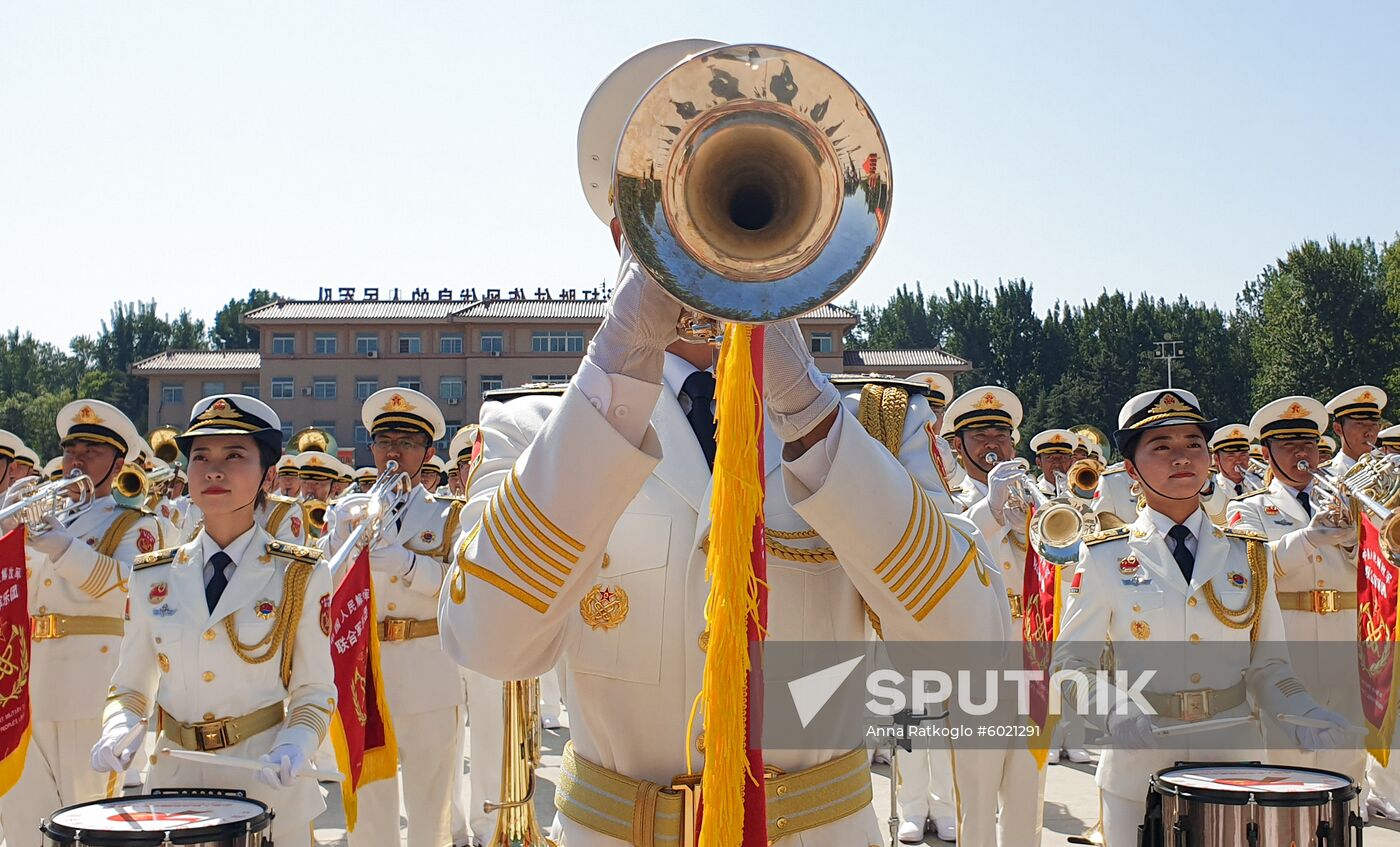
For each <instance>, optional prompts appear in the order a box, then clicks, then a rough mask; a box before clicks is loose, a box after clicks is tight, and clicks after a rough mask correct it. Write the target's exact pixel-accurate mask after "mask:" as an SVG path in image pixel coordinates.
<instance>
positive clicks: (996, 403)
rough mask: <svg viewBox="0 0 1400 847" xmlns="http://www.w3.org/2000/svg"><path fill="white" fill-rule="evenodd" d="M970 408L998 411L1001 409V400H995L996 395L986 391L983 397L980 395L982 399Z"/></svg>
mask: <svg viewBox="0 0 1400 847" xmlns="http://www.w3.org/2000/svg"><path fill="white" fill-rule="evenodd" d="M972 408H974V409H1000V408H1002V402H1001V400H999V399H997V395H996V394H995V393H994V392H991V391H988V392H987V393H986V394H983V395H982V398H981V399H980V400H978V401H977V403H976V404H975V405H973V407H972Z"/></svg>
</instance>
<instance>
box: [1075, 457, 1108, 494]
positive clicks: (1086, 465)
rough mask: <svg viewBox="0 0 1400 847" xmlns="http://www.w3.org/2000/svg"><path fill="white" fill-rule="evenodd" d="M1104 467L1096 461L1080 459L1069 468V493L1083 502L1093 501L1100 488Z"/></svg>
mask: <svg viewBox="0 0 1400 847" xmlns="http://www.w3.org/2000/svg"><path fill="white" fill-rule="evenodd" d="M1101 476H1103V466H1102V465H1100V464H1099V463H1098V461H1097V460H1096V459H1080V460H1079V461H1077V462H1075V463H1074V464H1072V465H1070V466H1069V478H1068V485H1069V491H1070V493H1071V494H1073V495H1074V496H1075V497H1078V498H1079V499H1081V500H1092V499H1093V497H1094V492H1095V491H1097V490H1098V488H1099V477H1101Z"/></svg>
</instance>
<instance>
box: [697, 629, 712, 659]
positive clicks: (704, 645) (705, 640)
mask: <svg viewBox="0 0 1400 847" xmlns="http://www.w3.org/2000/svg"><path fill="white" fill-rule="evenodd" d="M697 640H698V641H699V642H700V652H701V653H703V652H705V651H706V650H708V649H710V631H709V630H708V629H707V630H705V631H704V632H702V633H700V638H699V639H697Z"/></svg>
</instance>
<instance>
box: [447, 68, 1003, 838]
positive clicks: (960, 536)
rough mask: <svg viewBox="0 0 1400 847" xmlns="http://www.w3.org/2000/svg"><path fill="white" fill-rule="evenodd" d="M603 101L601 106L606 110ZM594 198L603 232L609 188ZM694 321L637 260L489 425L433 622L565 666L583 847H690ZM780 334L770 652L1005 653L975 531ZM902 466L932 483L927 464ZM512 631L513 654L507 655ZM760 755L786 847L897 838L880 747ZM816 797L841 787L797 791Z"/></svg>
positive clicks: (700, 542) (696, 445)
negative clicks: (580, 329)
mask: <svg viewBox="0 0 1400 847" xmlns="http://www.w3.org/2000/svg"><path fill="white" fill-rule="evenodd" d="M671 47H674V45H671ZM660 52H661V53H667V51H665V50H664V49H663V50H661V51H660ZM685 52H688V50H682V51H681V53H682V55H683V54H684V53H685ZM672 53H674V50H672V51H671V53H667V54H666V55H664V56H661V57H660V58H661V60H659V61H657V62H656V63H655V64H657V65H659V67H656V68H655V69H654V71H653V69H651V68H647V69H645V71H644V72H638V73H637V74H636V77H637V85H638V87H640V89H642V90H645V88H646V87H647V86H649V85H650V83H651V81H652V80H654V79H655V78H656V76H657V74H659V73H660V72H661V71H663V70H665V69H666V68H668V67H670V66H671V65H672V64H674V61H675V60H676V59H677V58H679V56H676V55H672ZM647 55H650V56H653V57H656V56H658V51H657V50H653V51H648V54H644V56H647ZM623 67H624V69H627V68H629V67H630V68H636V67H637V66H636V65H635V64H633V63H629V64H628V65H624V66H623ZM621 72H622V71H621V70H620V71H619V72H615V73H614V76H613V77H611V78H610V81H609V83H611V82H612V80H614V79H618V78H619V76H618V74H619V73H621ZM609 83H605V84H604V86H603V88H600V90H599V93H598V94H595V97H594V101H593V102H594V103H595V104H599V103H602V101H603V100H605V99H609V98H605V97H604V94H605V93H608V91H609V90H610V84H609ZM639 94H640V92H637V93H636V94H634V93H632V92H630V91H629V92H626V93H625V94H623V95H618V96H616V97H615V98H613V99H615V100H616V105H622V104H625V106H623V107H622V108H620V109H618V110H617V111H618V112H620V114H619V115H618V116H617V117H616V118H615V119H612V120H604V121H602V122H601V123H602V125H603V126H605V127H607V131H606V132H604V133H602V134H601V137H600V138H599V139H598V145H597V149H596V150H589V149H586V147H587V141H588V139H589V138H590V133H589V132H588V124H589V123H590V122H591V120H592V119H591V117H590V114H589V113H586V114H585V126H584V128H582V129H581V131H580V138H581V139H583V140H584V143H585V150H584V151H583V153H582V154H581V157H580V158H581V160H583V161H584V162H589V161H592V160H593V159H601V158H602V157H603V156H609V157H610V151H612V150H613V149H614V148H615V146H616V141H617V137H618V135H619V132H620V129H621V126H622V123H623V122H624V121H625V116H626V115H627V114H628V113H630V111H631V108H632V106H633V104H634V103H635V102H636V100H637V97H638V96H639ZM600 98H601V99H600ZM590 112H591V108H590ZM599 151H603V152H601V153H600V152H599ZM593 182H598V181H596V180H595V181H593ZM602 182H606V179H604V180H602ZM588 184H589V181H588V180H586V181H585V187H586V188H587V187H588ZM590 197H592V198H594V199H596V200H597V202H596V203H595V204H594V209H595V212H597V213H598V214H599V216H600V218H601V219H602V220H603V221H604V222H605V223H610V222H612V221H613V211H612V204H611V201H610V199H608V198H607V196H606V191H605V190H603V191H596V192H593V191H590ZM681 315H682V308H681V307H680V305H679V304H677V303H676V302H675V301H674V300H672V299H670V297H669V296H668V295H666V294H665V292H664V291H663V290H662V289H661V287H660V286H659V285H657V284H656V283H655V282H654V281H652V280H651V279H650V278H649V277H648V275H647V274H646V273H645V272H644V271H643V270H642V269H641V267H640V265H638V264H637V263H635V262H633V261H632V260H631V256H630V253H629V252H628V251H624V258H623V265H622V268H621V271H620V274H619V285H618V287H617V289H616V291H615V293H614V295H613V297H612V299H611V301H610V302H609V304H608V310H607V314H606V317H605V318H604V321H603V325H602V326H601V327H600V328H599V330H598V332H597V333H596V335H595V336H594V337H593V338H592V339H591V341H590V344H589V347H588V352H587V354H586V355H585V357H584V360H583V362H582V363H581V364H580V366H579V369H578V372H577V373H576V374H575V376H574V378H573V380H572V381H571V383H570V384H569V386H568V388H567V389H566V390H565V391H564V393H563V395H562V396H552V395H547V394H536V395H529V396H525V397H521V398H519V399H515V400H511V401H510V402H509V403H503V404H493V403H487V404H485V405H484V406H483V409H482V412H481V431H482V434H483V438H484V444H485V458H484V459H483V460H482V462H481V465H480V467H479V469H478V470H477V473H476V477H475V479H474V480H473V482H472V485H471V489H470V492H469V497H470V500H469V506H468V511H469V515H468V516H467V517H465V518H464V520H463V523H464V526H466V527H469V531H468V532H467V534H466V535H465V536H464V537H463V539H462V540H461V541H460V543H459V544H458V546H457V551H458V558H457V562H456V569H455V571H454V573H453V574H452V575H451V576H450V578H449V585H450V588H451V590H450V591H444V592H443V593H444V597H443V599H442V601H441V603H440V607H439V615H440V619H441V621H442V624H443V627H444V630H443V641H444V643H445V644H446V645H447V647H448V649H449V651H450V652H451V653H452V655H453V656H454V657H455V658H457V659H458V661H460V662H462V663H463V664H466V665H468V666H470V667H473V668H475V669H476V670H478V671H481V672H483V673H486V674H487V675H488V676H492V677H504V678H522V677H531V676H535V675H538V674H541V673H543V672H545V671H547V670H549V669H550V668H552V667H554V666H555V665H556V664H557V662H558V660H559V658H560V657H561V656H562V657H567V662H566V674H567V680H568V681H567V686H566V688H567V690H568V693H569V698H570V699H569V706H570V716H571V718H572V725H571V730H572V744H571V745H570V746H569V747H568V748H566V753H565V764H564V768H565V771H566V772H567V773H569V774H571V778H570V779H567V780H563V781H561V784H560V786H559V789H560V790H559V792H558V793H557V794H556V805H557V806H558V808H559V809H560V811H561V815H562V821H561V823H562V827H563V834H564V837H565V839H566V841H565V843H567V844H569V845H570V847H591V846H592V845H598V846H599V847H618V846H619V845H624V844H644V845H660V844H667V843H676V844H678V843H681V833H680V825H681V820H680V817H681V816H680V815H679V814H672V811H673V810H674V808H675V801H674V798H675V796H676V795H674V794H670V793H669V792H668V793H667V794H666V796H665V797H661V798H660V799H658V798H659V795H657V794H656V793H654V791H652V790H650V789H649V787H648V786H668V785H671V784H673V782H674V781H675V780H676V778H677V777H679V776H681V775H683V774H685V773H686V771H687V759H688V758H689V759H690V761H691V762H692V763H693V766H694V767H695V768H696V769H698V768H700V767H702V766H703V761H704V747H705V742H704V736H703V733H704V732H705V729H706V723H705V718H706V717H708V716H703V715H700V716H697V717H696V720H695V721H694V723H693V724H692V723H691V722H690V716H691V706H692V704H693V703H694V701H695V698H696V696H697V694H698V693H699V687H700V681H701V677H702V669H703V667H704V656H705V650H706V649H707V648H708V645H709V634H708V632H707V631H706V627H705V615H704V610H705V606H706V604H707V600H708V598H709V585H708V583H707V582H706V580H705V578H704V573H705V560H706V550H707V548H708V545H709V529H710V525H709V524H710V522H709V507H708V505H707V503H708V500H709V491H710V487H711V481H712V470H711V463H712V462H713V460H714V456H715V450H716V445H715V440H714V433H715V424H714V417H713V416H714V412H713V405H712V399H713V397H714V395H715V380H714V377H713V376H712V375H711V374H710V372H709V368H710V367H711V365H712V361H713V359H712V352H711V350H710V349H709V348H708V347H705V346H703V345H695V344H687V343H684V342H680V341H679V340H678V339H677V336H676V326H677V323H678V321H679V319H680V318H681ZM765 337H766V344H765V348H764V355H763V368H764V371H763V375H762V376H763V382H764V385H765V386H767V394H766V397H765V401H766V407H767V408H766V411H767V419H768V421H769V423H770V426H769V427H768V430H767V432H768V441H767V443H766V445H765V449H764V456H765V461H766V466H765V468H764V472H765V475H766V480H767V494H766V497H765V500H764V510H765V523H766V526H767V527H768V535H767V539H768V543H769V545H770V549H775V550H780V551H781V553H782V554H779V553H775V554H774V555H773V556H772V557H771V558H770V559H769V563H768V574H767V583H768V586H769V592H770V593H769V620H768V638H769V639H771V640H775V641H799V640H823V641H826V640H832V639H834V640H846V641H862V640H864V637H865V633H866V631H867V626H868V618H867V615H866V605H867V604H868V606H869V608H870V610H871V611H872V612H873V613H874V614H875V616H876V617H877V618H878V619H879V620H880V621H881V626H882V631H883V634H884V637H885V638H886V639H889V640H895V639H905V640H930V639H936V638H938V637H939V636H940V635H951V634H952V633H953V632H960V633H962V634H963V635H964V636H970V637H979V634H980V633H984V632H987V631H988V623H989V622H994V625H995V626H994V628H995V629H996V631H997V634H996V636H993V637H1001V636H1002V635H1004V631H1003V630H1002V624H1003V623H1004V620H1005V617H1006V614H1005V600H1004V595H1001V594H1000V589H999V588H998V587H994V586H999V585H1000V580H999V579H997V578H996V577H997V575H996V574H994V573H991V574H990V575H989V574H988V573H987V572H986V569H985V567H984V566H981V565H979V564H978V563H979V561H980V560H979V557H978V553H977V547H976V544H975V541H974V540H973V538H972V533H969V532H967V531H966V530H964V529H962V528H960V527H959V528H955V527H954V524H953V523H952V521H953V519H950V518H947V517H945V516H944V515H943V514H941V513H940V512H939V511H938V510H937V508H936V507H934V506H933V504H932V500H931V498H930V496H929V495H928V494H927V493H926V491H925V489H924V487H923V486H921V485H920V484H918V483H917V482H916V481H915V478H914V476H913V475H911V473H910V471H908V470H906V469H905V467H904V465H903V464H901V462H902V461H903V460H904V459H905V452H906V451H905V450H903V449H901V451H900V457H899V458H896V457H895V456H894V455H893V454H892V452H891V450H890V449H889V448H888V447H887V446H886V445H885V444H884V443H882V442H881V441H879V440H876V439H875V438H874V437H872V436H871V435H870V434H869V433H868V432H867V431H866V430H865V429H864V428H862V426H861V424H860V423H859V422H858V421H857V420H856V419H855V417H854V416H853V415H852V414H850V413H849V412H847V411H845V410H843V409H840V408H838V407H839V406H840V404H841V397H840V395H839V392H838V390H837V389H836V387H835V386H833V385H832V384H831V382H830V381H829V380H827V379H826V378H825V377H824V376H822V375H821V373H820V372H819V371H818V370H817V368H816V365H815V363H814V362H813V360H812V358H811V354H810V352H809V344H808V342H807V340H806V339H805V338H804V336H803V335H802V332H801V330H800V329H799V328H798V327H797V325H796V322H795V321H787V322H781V323H778V324H772V325H769V326H768V327H767V331H766V336H765ZM906 409H907V414H906V420H905V428H904V433H906V434H907V433H908V432H910V431H911V430H910V428H909V427H910V426H911V422H912V426H913V427H914V429H913V430H912V432H913V433H914V435H915V437H916V438H925V439H926V435H925V434H924V432H923V430H922V425H923V423H924V422H925V421H926V420H928V417H929V411H928V406H927V403H924V402H923V401H922V400H919V401H916V402H912V403H909V404H908V405H907V406H906ZM892 440H898V442H899V443H901V444H902V443H904V442H905V439H904V437H903V435H901V436H900V437H898V439H894V437H893V436H892ZM925 443H926V442H925ZM910 459H911V460H918V461H921V462H922V463H924V465H925V466H927V465H928V464H929V459H928V454H927V450H926V449H925V450H924V451H923V452H922V453H921V454H920V455H918V456H914V455H912V454H911V456H910ZM478 516H479V519H478ZM891 516H898V517H900V518H904V520H901V521H900V522H899V523H897V524H891ZM906 530H907V532H906ZM933 537H937V538H941V539H944V540H945V541H946V543H941V544H937V545H935V544H932V543H929V542H931V540H932V538H933ZM777 545H781V547H778V546H777ZM784 555H786V556H791V557H792V558H793V559H801V561H792V560H789V559H788V558H785V557H784ZM814 562H815V563H816V566H817V569H816V570H814V567H813V563H814ZM935 574H938V576H937V578H934V575H935ZM984 577H985V578H986V581H985V582H984V581H983V578H984ZM896 584H897V585H898V587H897V588H896V587H895V586H896ZM624 596H625V597H626V600H625V601H624V600H623V598H624ZM935 607H936V608H935ZM508 621H509V622H511V623H510V624H509V626H510V627H511V629H512V630H513V631H518V634H519V637H517V638H512V639H507V640H505V641H503V640H502V639H501V638H499V633H500V632H501V631H503V628H504V627H506V626H507V625H508V624H507V622H508ZM522 622H523V623H522ZM687 751H689V753H690V755H689V756H687ZM764 756H765V760H766V762H767V763H768V764H769V765H771V766H774V767H776V768H780V769H781V770H782V773H783V776H782V777H781V778H778V777H775V778H774V779H772V780H770V781H769V782H768V783H767V788H768V791H769V800H768V806H767V808H768V812H769V814H770V816H771V817H770V819H769V827H770V829H769V832H770V834H771V837H774V838H776V837H777V836H778V835H779V834H782V835H783V840H784V841H791V843H792V844H793V845H794V847H800V845H804V844H805V845H818V844H822V845H825V844H840V845H866V844H876V843H879V842H880V841H881V840H882V839H881V836H880V832H879V828H878V825H877V824H876V820H875V816H874V813H873V810H872V809H871V808H870V799H871V795H870V790H869V786H870V776H869V770H868V762H869V757H868V754H867V752H866V751H865V749H863V748H860V749H855V750H851V751H850V752H849V753H846V754H840V755H835V756H833V755H832V753H831V752H829V751H819V750H768V751H765V753H764ZM807 784H827V785H831V786H833V790H832V791H831V793H830V794H829V795H826V796H823V797H818V796H817V794H818V793H822V792H813V791H807V792H803V791H789V788H790V786H796V785H807ZM836 786H839V790H838V789H837V788H836ZM789 795H791V796H789ZM634 822H635V824H636V825H637V826H638V827H639V830H634ZM648 833H649V834H648Z"/></svg>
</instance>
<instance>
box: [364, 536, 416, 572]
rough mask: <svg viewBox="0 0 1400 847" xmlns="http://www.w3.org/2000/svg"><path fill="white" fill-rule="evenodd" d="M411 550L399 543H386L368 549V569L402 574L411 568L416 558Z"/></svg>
mask: <svg viewBox="0 0 1400 847" xmlns="http://www.w3.org/2000/svg"><path fill="white" fill-rule="evenodd" d="M416 556H417V554H415V553H414V552H413V551H412V550H409V549H408V548H407V547H404V546H402V545H399V544H386V545H384V546H383V547H375V548H374V549H372V550H370V551H369V569H370V570H372V571H374V572H375V573H386V574H389V575H390V576H403V575H404V574H406V573H408V572H409V571H410V570H412V569H413V562H414V559H415V558H416Z"/></svg>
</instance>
